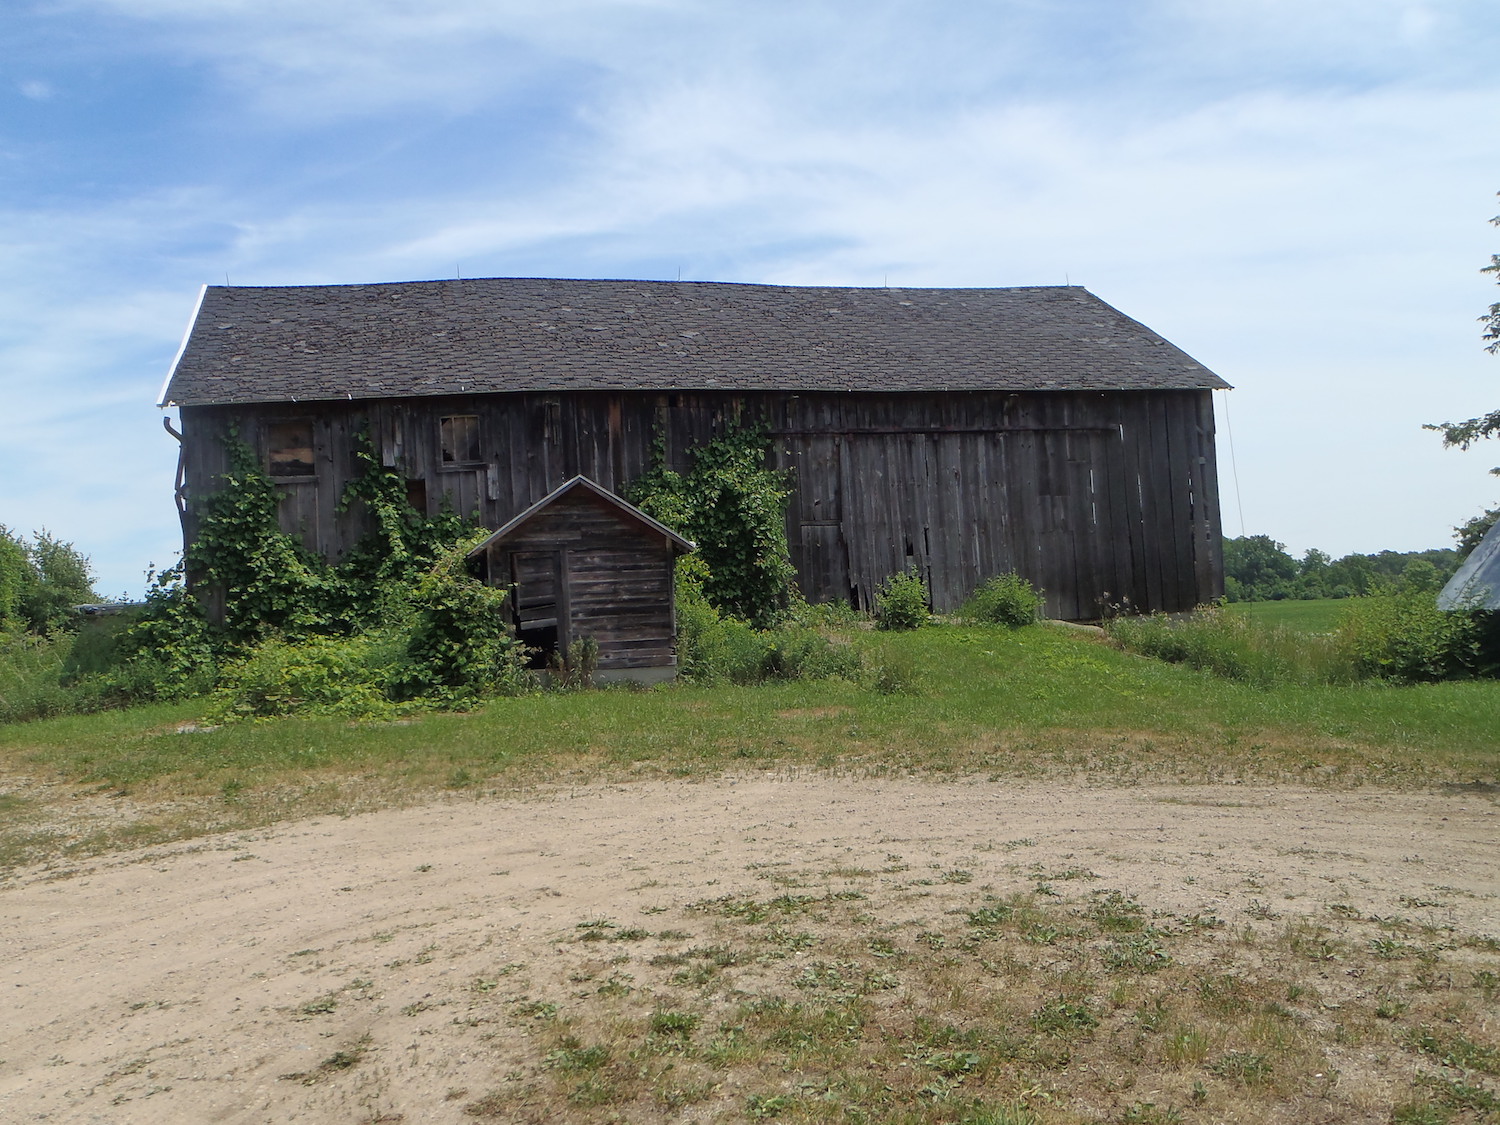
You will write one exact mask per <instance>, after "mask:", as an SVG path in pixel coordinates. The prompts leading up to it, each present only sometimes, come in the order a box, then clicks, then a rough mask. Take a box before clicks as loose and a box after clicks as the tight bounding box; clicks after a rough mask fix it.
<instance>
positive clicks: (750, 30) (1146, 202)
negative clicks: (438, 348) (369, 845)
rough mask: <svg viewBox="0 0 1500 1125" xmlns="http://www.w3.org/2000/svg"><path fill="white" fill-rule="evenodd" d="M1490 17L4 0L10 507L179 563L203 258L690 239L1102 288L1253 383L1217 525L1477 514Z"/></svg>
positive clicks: (1373, 539)
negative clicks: (174, 404)
mask: <svg viewBox="0 0 1500 1125" xmlns="http://www.w3.org/2000/svg"><path fill="white" fill-rule="evenodd" d="M1497 57H1500V20H1497V19H1496V18H1495V11H1494V7H1493V4H1492V2H1489V0H1429V2H1420V0H1360V2H1359V3H1354V2H1348V0H1318V2H1317V3H1307V2H1306V0H1298V2H1293V0H1234V2H1222V3H1221V2H1218V0H1131V2H1125V3H1122V2H1121V0H962V2H957V0H926V2H916V0H905V2H895V0H884V2H882V0H864V2H860V3H853V2H845V0H756V2H754V3H743V2H741V3H731V2H729V0H715V2H708V0H549V2H548V3H545V4H539V3H536V2H535V0H527V2H524V3H521V2H511V0H46V2H41V0H9V2H8V3H7V4H6V5H5V11H4V14H3V15H0V384H3V389H4V392H5V397H4V401H5V404H6V409H5V410H4V411H3V413H0V523H5V524H7V525H9V526H10V527H12V528H14V529H18V530H21V531H31V530H33V529H35V528H40V527H46V528H49V529H50V530H52V531H53V532H54V533H57V534H59V535H62V536H63V537H65V538H68V539H71V540H73V541H74V542H76V543H77V544H78V546H79V547H80V548H81V549H83V550H84V551H86V552H87V553H88V554H90V555H91V556H92V558H93V560H94V563H95V567H96V569H97V571H98V573H99V578H100V581H99V586H100V589H101V591H103V592H105V593H110V594H116V593H121V592H127V591H129V592H136V591H138V590H139V589H140V587H141V575H142V572H143V571H144V569H145V567H146V566H147V564H148V563H151V562H155V563H158V564H162V563H168V562H170V561H172V559H173V558H174V555H175V552H176V551H177V550H178V548H179V547H180V543H179V537H178V529H177V524H176V514H175V510H174V509H173V506H172V501H171V485H172V471H173V467H174V464H175V457H176V451H175V445H174V443H173V442H172V439H171V438H170V437H168V436H167V435H166V434H165V433H164V432H163V431H162V429H161V423H160V414H161V412H160V411H158V410H157V409H156V408H155V406H154V405H153V404H154V402H155V398H156V394H157V391H158V389H159V387H160V384H161V381H162V377H163V376H164V374H165V372H166V369H167V366H168V364H169V363H170V361H171V358H172V355H173V354H174V352H175V351H176V348H177V345H178V342H179V340H180V337H181V334H182V331H183V328H184V326H185V323H186V320H187V317H188V315H189V313H190V312H191V310H192V307H193V302H194V300H195V298H196V295H197V289H198V286H199V285H200V284H202V283H204V282H210V283H215V284H223V283H224V281H225V279H226V277H227V278H228V280H229V281H230V282H231V283H234V284H255V285H277V284H307V283H319V282H361V281H392V280H408V279H418V278H431V277H447V276H452V275H453V273H454V271H455V270H462V272H463V273H464V275H465V276H472V277H478V276H507V275H510V276H517V275H524V276H562V277H643V278H674V277H676V276H678V272H679V271H681V276H682V277H684V278H689V279H695V280H698V279H701V280H721V281H755V282H776V283H790V284H797V283H819V284H841V285H882V284H886V283H889V284H891V285H896V286H921V285H939V286H948V285H1035V284H1054V283H1061V282H1064V281H1071V282H1072V283H1074V284H1083V285H1086V286H1088V287H1089V288H1090V289H1091V290H1092V291H1094V292H1095V293H1097V294H1098V295H1099V296H1101V297H1103V298H1104V299H1105V300H1107V301H1109V302H1111V303H1112V304H1114V305H1116V306H1117V307H1119V308H1121V309H1122V310H1124V311H1125V312H1126V313H1128V314H1130V315H1131V316H1134V317H1136V318H1137V319H1139V320H1142V321H1144V322H1145V323H1147V324H1149V325H1150V326H1151V327H1152V328H1154V329H1156V330H1157V331H1159V332H1161V333H1162V334H1164V335H1165V336H1167V337H1168V338H1169V339H1171V340H1172V341H1173V342H1174V343H1177V344H1178V345H1179V346H1181V347H1183V348H1185V349H1186V350H1187V351H1188V352H1189V353H1191V354H1192V355H1193V356H1195V357H1196V358H1197V359H1199V360H1201V361H1202V362H1204V363H1206V364H1207V365H1208V366H1209V367H1211V368H1213V369H1214V370H1215V371H1217V372H1218V373H1219V374H1221V375H1222V376H1224V378H1226V379H1227V380H1229V381H1230V382H1231V383H1233V384H1235V386H1236V387H1237V389H1236V390H1235V391H1233V392H1232V393H1230V394H1229V395H1228V396H1223V395H1220V396H1216V397H1217V398H1218V400H1219V402H1218V405H1219V410H1220V413H1219V420H1220V452H1221V456H1220V473H1221V481H1222V485H1223V495H1224V523H1225V529H1226V531H1227V532H1228V533H1230V534H1237V533H1239V532H1240V531H1241V529H1242V527H1243V530H1244V531H1246V532H1249V533H1252V534H1253V533H1258V532H1265V533H1268V534H1270V535H1273V536H1274V537H1276V538H1277V539H1280V540H1282V541H1284V542H1286V543H1287V544H1288V545H1289V546H1291V547H1292V548H1293V549H1294V550H1296V551H1299V552H1300V551H1301V550H1303V549H1305V548H1308V547H1314V546H1316V547H1321V548H1323V549H1325V550H1328V551H1330V552H1332V553H1333V554H1335V555H1339V554H1344V553H1346V552H1349V551H1356V550H1359V551H1374V550H1380V549H1383V548H1392V549H1397V550H1409V549H1418V548H1424V547H1430V546H1445V545H1448V544H1449V543H1450V542H1451V539H1450V529H1451V527H1452V525H1453V524H1455V523H1458V522H1461V521H1462V520H1464V519H1466V518H1467V517H1468V516H1470V515H1473V514H1475V513H1476V512H1478V511H1479V510H1480V509H1481V508H1483V507H1486V506H1489V505H1492V504H1494V503H1495V502H1496V501H1497V500H1500V480H1497V479H1495V478H1492V477H1490V476H1488V475H1487V472H1486V471H1487V470H1488V468H1489V467H1490V466H1491V465H1495V464H1500V447H1495V448H1489V449H1486V448H1480V449H1476V450H1474V451H1472V452H1470V453H1467V454H1463V453H1458V452H1456V451H1448V452H1445V451H1443V450H1442V449H1441V447H1440V443H1439V442H1438V441H1437V440H1436V438H1435V436H1434V435H1432V434H1429V433H1424V432H1423V431H1422V430H1421V428H1420V426H1421V423H1423V422H1430V421H1438V420H1445V419H1451V418H1460V417H1468V416H1471V415H1474V414H1477V413H1481V412H1483V411H1486V410H1489V409H1492V408H1494V407H1495V406H1497V405H1500V358H1497V357H1495V356H1491V355H1488V354H1486V353H1485V352H1484V351H1483V349H1482V346H1481V341H1480V338H1479V332H1480V327H1479V325H1478V324H1477V322H1476V318H1477V317H1478V316H1479V314H1480V313H1481V312H1482V311H1483V310H1484V309H1485V308H1486V307H1487V306H1488V305H1489V304H1490V302H1491V301H1493V300H1495V299H1497V298H1500V293H1497V291H1496V287H1495V285H1494V284H1493V281H1492V280H1490V279H1489V278H1487V277H1484V276H1482V275H1480V274H1479V272H1478V270H1479V267H1480V266H1482V265H1484V264H1485V263H1486V262H1487V261H1488V260H1489V255H1490V254H1491V253H1493V252H1495V251H1497V250H1500V230H1497V229H1496V228H1493V227H1490V226H1489V225H1487V220H1488V219H1489V218H1490V217H1491V216H1492V215H1494V214H1495V213H1496V212H1497V211H1500V200H1497V199H1496V197H1495V192H1496V191H1497V190H1500V147H1497V144H1496V141H1495V123H1496V121H1497V120H1500V78H1497V77H1496V72H1495V68H1494V65H1493V62H1494V59H1495V58H1497ZM1226 399H1227V406H1228V414H1229V417H1228V421H1229V422H1230V424H1231V427H1232V431H1233V446H1234V460H1233V464H1231V460H1230V457H1229V444H1230V443H1229V440H1228V435H1227V434H1226V433H1225V410H1224V408H1225V405H1226ZM1236 478H1237V481H1238V491H1236ZM1241 509H1243V524H1242V522H1241V514H1240V513H1241Z"/></svg>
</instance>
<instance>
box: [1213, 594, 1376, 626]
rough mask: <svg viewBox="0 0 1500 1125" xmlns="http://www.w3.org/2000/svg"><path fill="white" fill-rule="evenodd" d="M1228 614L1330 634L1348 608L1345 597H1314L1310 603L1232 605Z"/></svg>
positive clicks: (1264, 622)
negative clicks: (1242, 615) (1237, 614)
mask: <svg viewBox="0 0 1500 1125" xmlns="http://www.w3.org/2000/svg"><path fill="white" fill-rule="evenodd" d="M1226 608H1227V609H1228V610H1229V612H1230V613H1240V614H1244V615H1245V616H1246V617H1248V618H1250V619H1251V620H1252V621H1258V622H1260V623H1261V624H1262V625H1282V626H1285V627H1286V628H1288V629H1300V630H1302V631H1304V632H1308V633H1331V632H1333V630H1335V629H1336V628H1338V624H1339V620H1340V618H1342V617H1343V615H1344V611H1345V610H1347V609H1348V608H1349V600H1348V599H1347V598H1315V599H1312V600H1311V601H1280V602H1232V603H1231V604H1230V605H1229V606H1227V607H1226Z"/></svg>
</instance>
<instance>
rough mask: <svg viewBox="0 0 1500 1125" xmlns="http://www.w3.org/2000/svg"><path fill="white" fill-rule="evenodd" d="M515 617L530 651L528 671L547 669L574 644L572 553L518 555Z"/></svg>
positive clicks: (513, 571) (513, 582)
mask: <svg viewBox="0 0 1500 1125" xmlns="http://www.w3.org/2000/svg"><path fill="white" fill-rule="evenodd" d="M510 567H511V573H510V580H511V615H512V617H513V619H514V621H515V626H516V637H517V638H518V639H519V640H520V642H521V643H522V644H523V645H525V646H526V647H527V648H528V649H530V650H531V651H530V653H529V655H528V657H527V667H529V668H538V669H540V668H546V667H548V666H549V664H550V662H551V660H552V657H553V655H554V654H555V653H565V652H567V651H568V645H569V643H570V642H571V641H572V637H571V635H570V634H571V630H570V629H569V628H568V624H569V607H568V600H569V599H568V552H567V551H566V550H561V551H516V552H515V553H513V554H512V555H511V557H510Z"/></svg>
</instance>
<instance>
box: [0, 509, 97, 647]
mask: <svg viewBox="0 0 1500 1125" xmlns="http://www.w3.org/2000/svg"><path fill="white" fill-rule="evenodd" d="M97 600H98V595H97V594H95V593H94V576H93V573H92V570H91V568H90V567H89V560H88V559H87V558H85V557H84V556H83V555H81V554H79V553H78V551H77V549H75V548H74V546H73V544H71V543H67V542H64V541H63V540H61V539H58V538H57V537H55V536H53V535H51V534H50V533H48V532H47V531H46V530H45V529H44V530H42V531H38V532H36V533H35V534H34V535H33V536H32V537H31V542H29V543H28V542H27V541H26V540H25V539H23V538H21V537H20V536H19V535H15V534H13V533H12V532H11V531H10V530H9V529H8V528H6V527H5V526H4V525H3V524H0V629H4V628H7V627H16V626H19V627H21V628H25V629H29V630H31V631H32V632H34V633H46V632H50V631H51V630H53V629H62V628H67V627H68V626H70V625H72V624H74V621H75V619H74V616H73V607H74V606H75V605H80V604H85V603H88V602H93V601H97Z"/></svg>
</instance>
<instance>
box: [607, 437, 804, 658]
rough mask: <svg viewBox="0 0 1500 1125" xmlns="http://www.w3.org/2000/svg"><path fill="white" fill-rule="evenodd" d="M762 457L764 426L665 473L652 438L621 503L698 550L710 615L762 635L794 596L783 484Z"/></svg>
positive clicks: (786, 484)
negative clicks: (642, 470) (643, 469)
mask: <svg viewBox="0 0 1500 1125" xmlns="http://www.w3.org/2000/svg"><path fill="white" fill-rule="evenodd" d="M769 450H770V440H769V438H768V436H767V434H766V431H765V428H764V427H762V426H739V425H734V426H731V427H730V428H728V429H726V430H725V432H724V433H722V434H720V435H719V436H718V437H716V438H714V439H713V440H712V441H710V442H708V444H706V445H703V446H699V447H697V448H696V449H694V450H693V452H692V457H693V467H692V469H691V470H689V471H688V472H687V473H685V474H684V473H678V472H676V471H674V470H672V469H670V468H668V467H667V465H666V438H665V436H664V435H663V434H662V433H660V432H658V433H657V435H656V438H655V441H654V443H653V448H652V467H651V469H650V471H648V472H647V473H646V474H645V475H644V476H642V477H641V478H640V479H638V480H637V481H636V482H635V483H634V484H633V485H632V486H631V488H630V494H629V497H628V498H629V500H630V501H631V503H633V504H635V505H636V506H637V507H638V508H640V509H641V510H642V511H644V512H646V513H647V514H648V515H651V516H653V517H654V518H656V519H658V520H660V521H661V522H662V523H664V524H666V525H667V526H668V527H670V528H671V529H672V530H674V531H676V532H677V533H678V534H680V535H684V536H686V537H687V538H689V539H692V540H693V541H695V542H696V543H697V544H698V554H699V555H700V556H701V558H702V560H703V562H704V563H706V564H707V567H708V574H707V575H706V576H705V577H704V578H703V592H704V594H705V595H706V596H707V598H708V600H709V601H710V602H711V603H712V604H713V605H714V607H715V608H716V609H718V610H719V611H720V612H721V613H725V614H728V615H730V616H732V617H736V618H739V619H740V620H742V621H748V622H750V624H752V625H754V626H756V627H757V628H762V629H764V628H770V627H771V626H773V625H775V624H777V623H778V622H780V621H782V620H784V619H785V618H786V616H787V613H788V611H789V609H790V608H791V604H792V600H793V598H794V596H795V587H794V585H793V582H792V580H793V577H794V575H795V571H794V570H793V568H792V560H791V554H790V552H789V551H788V549H787V540H786V506H787V501H788V499H789V498H790V497H791V494H792V492H791V477H790V474H789V473H787V472H784V471H778V470H776V469H769V468H767V467H766V457H767V453H768V452H769Z"/></svg>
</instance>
